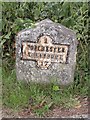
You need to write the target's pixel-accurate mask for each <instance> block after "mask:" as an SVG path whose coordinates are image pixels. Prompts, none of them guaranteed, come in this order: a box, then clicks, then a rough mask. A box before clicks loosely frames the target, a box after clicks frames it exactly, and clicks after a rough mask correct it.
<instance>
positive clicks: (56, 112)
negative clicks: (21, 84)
mask: <svg viewBox="0 0 90 120" xmlns="http://www.w3.org/2000/svg"><path fill="white" fill-rule="evenodd" d="M79 100H80V106H77V107H76V108H70V109H66V108H62V107H57V106H55V107H54V108H53V109H52V110H50V111H49V112H48V113H46V114H45V117H50V118H88V99H87V97H84V98H79ZM2 118H37V116H36V115H35V114H34V113H33V112H32V111H31V110H30V109H29V108H28V109H24V110H22V111H19V112H17V111H13V110H11V109H9V108H6V107H4V108H3V110H2Z"/></svg>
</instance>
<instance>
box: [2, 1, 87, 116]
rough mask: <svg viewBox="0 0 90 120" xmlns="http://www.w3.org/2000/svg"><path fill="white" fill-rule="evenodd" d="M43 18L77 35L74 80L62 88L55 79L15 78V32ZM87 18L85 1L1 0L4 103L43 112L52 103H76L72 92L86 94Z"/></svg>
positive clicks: (31, 25)
mask: <svg viewBox="0 0 90 120" xmlns="http://www.w3.org/2000/svg"><path fill="white" fill-rule="evenodd" d="M45 18H50V19H51V20H52V21H54V22H58V23H61V24H63V25H65V26H66V27H68V28H70V29H72V30H74V31H75V32H76V35H77V40H78V49H77V65H76V70H75V79H74V84H73V85H70V86H68V87H67V88H64V89H63V88H61V87H60V86H57V85H55V83H51V84H49V85H45V87H44V88H43V87H42V85H38V84H33V83H30V84H28V85H27V84H25V83H22V82H19V81H17V80H16V74H15V72H16V71H15V46H14V45H15V35H16V34H17V33H18V32H19V31H20V30H22V29H24V28H32V27H33V26H34V23H35V22H36V21H40V20H43V19H45ZM88 21H89V17H88V3H82V2H80V3H79V2H78V3H74V2H73V3H72V2H70V3H69V2H62V3H57V2H56V3H54V2H49V3H48V2H38V3H36V2H30V3H28V2H20V3H17V2H7V3H5V2H4V3H2V32H1V47H2V49H3V53H2V59H3V62H2V66H3V67H2V83H3V105H5V106H7V107H10V108H13V109H16V110H17V109H21V108H25V107H28V106H29V107H31V109H32V110H33V112H35V113H36V114H37V115H38V116H44V114H45V112H47V111H48V110H50V109H51V108H52V107H53V106H63V107H67V108H68V107H74V106H77V105H79V101H78V100H77V99H75V96H76V95H82V96H85V95H87V94H88V82H89V81H88V80H89V73H88V49H87V48H88V43H89V38H88ZM0 71H1V66H0ZM0 74H1V72H0ZM31 84H32V85H31ZM38 108H39V109H38Z"/></svg>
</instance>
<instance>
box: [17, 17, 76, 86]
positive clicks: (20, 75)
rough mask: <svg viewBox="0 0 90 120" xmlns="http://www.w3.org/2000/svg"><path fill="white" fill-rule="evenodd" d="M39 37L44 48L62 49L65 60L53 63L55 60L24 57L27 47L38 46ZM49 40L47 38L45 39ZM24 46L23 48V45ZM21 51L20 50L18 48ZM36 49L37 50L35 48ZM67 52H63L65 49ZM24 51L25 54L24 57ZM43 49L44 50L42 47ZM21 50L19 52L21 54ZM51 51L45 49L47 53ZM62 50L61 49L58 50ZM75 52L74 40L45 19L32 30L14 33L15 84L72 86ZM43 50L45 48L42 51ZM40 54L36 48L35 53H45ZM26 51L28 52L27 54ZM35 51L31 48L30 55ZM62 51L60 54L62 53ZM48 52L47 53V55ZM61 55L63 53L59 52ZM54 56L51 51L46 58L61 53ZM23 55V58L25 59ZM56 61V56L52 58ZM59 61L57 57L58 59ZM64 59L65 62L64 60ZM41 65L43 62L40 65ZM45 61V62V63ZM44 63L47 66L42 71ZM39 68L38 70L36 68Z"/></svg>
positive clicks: (61, 27)
mask: <svg viewBox="0 0 90 120" xmlns="http://www.w3.org/2000/svg"><path fill="white" fill-rule="evenodd" d="M43 36H44V37H45V36H46V38H47V46H50V45H51V46H56V47H57V48H56V47H55V48H56V49H57V50H58V49H59V47H58V46H61V45H62V46H63V45H65V49H64V50H65V51H66V53H65V54H66V56H63V58H62V59H63V60H62V61H61V60H59V59H58V60H57V58H55V59H54V60H52V59H45V58H44V57H42V58H43V59H42V58H40V59H39V57H40V56H39V57H33V59H31V58H32V56H31V57H30V56H29V57H28V54H26V53H29V52H30V49H29V47H28V50H27V51H26V48H25V45H26V47H27V46H29V45H33V46H36V47H37V46H38V45H41V47H42V44H43V46H45V45H44V43H43V40H41V41H40V39H43ZM48 37H49V38H48ZM50 39H51V41H50ZM25 43H26V44H25ZM22 47H23V48H22ZM39 47H40V46H39ZM66 47H67V48H68V50H67V48H66ZM24 48H25V54H24ZM44 48H45V47H44ZM22 49H23V50H22ZM50 49H51V48H48V51H49V50H50ZM60 49H62V48H60ZM76 49H77V40H76V35H75V33H74V32H73V31H72V30H70V29H68V28H66V27H65V26H63V25H60V24H58V23H54V22H52V21H51V20H49V19H45V20H43V21H41V22H39V23H36V27H35V28H32V29H25V30H23V31H21V32H19V33H18V35H17V36H16V71H17V72H16V74H17V79H18V80H25V81H33V82H37V83H38V82H39V83H50V82H52V81H54V82H57V83H58V84H60V85H67V84H70V83H72V82H73V79H74V70H75V63H76ZM45 50H46V48H45ZM45 50H44V51H41V49H39V48H38V51H37V52H40V53H41V52H45V54H46V53H47V50H46V51H45ZM28 51H29V52H28ZM35 51H36V49H35V48H34V51H32V52H33V53H35ZM65 51H64V52H65ZM49 52H50V51H49ZM62 52H63V50H62ZM62 52H61V53H59V52H58V53H55V50H54V51H53V49H52V52H51V53H50V54H52V53H53V54H58V55H60V54H63V53H62ZM25 55H26V56H25ZM54 57H56V56H54ZM58 57H59V56H58ZM65 58H66V59H65ZM42 61H44V62H42ZM47 61H48V62H47ZM45 62H47V65H46V64H45V65H46V66H45V68H44V63H45ZM42 64H43V65H42ZM40 66H41V67H40Z"/></svg>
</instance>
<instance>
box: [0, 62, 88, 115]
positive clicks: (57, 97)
mask: <svg viewBox="0 0 90 120" xmlns="http://www.w3.org/2000/svg"><path fill="white" fill-rule="evenodd" d="M9 64H10V61H9ZM9 64H8V63H7V62H5V61H4V62H3V67H2V83H3V99H2V101H3V106H7V107H9V108H12V109H13V110H17V111H18V110H21V109H25V108H30V109H31V110H32V111H33V112H34V113H35V114H36V115H38V116H44V115H45V113H46V112H48V111H49V110H51V109H53V107H55V106H58V107H59V106H61V107H63V108H71V107H75V106H78V105H79V104H80V101H79V100H77V99H76V96H79V95H80V96H87V94H88V87H87V85H86V84H83V86H82V87H81V84H78V85H76V83H75V82H74V84H72V85H69V86H66V87H61V86H60V85H56V84H55V83H50V84H48V85H47V84H35V83H31V82H30V83H28V84H27V83H26V82H24V81H17V79H16V70H15V67H14V63H13V62H11V64H13V67H12V68H11V67H10V66H9Z"/></svg>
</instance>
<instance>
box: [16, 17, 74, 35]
mask: <svg viewBox="0 0 90 120" xmlns="http://www.w3.org/2000/svg"><path fill="white" fill-rule="evenodd" d="M41 24H49V25H50V24H51V25H52V24H53V25H54V26H55V27H56V26H58V27H60V28H61V29H63V30H65V31H68V32H69V34H71V35H73V36H76V33H75V32H74V31H73V30H72V29H70V28H67V27H66V26H64V25H62V24H60V23H56V22H53V21H52V20H50V19H49V18H46V19H44V20H42V21H39V22H36V23H35V28H36V27H37V26H40V25H41ZM35 28H26V29H23V30H21V31H20V32H18V33H17V36H18V35H21V34H22V33H23V32H27V31H31V30H33V29H35Z"/></svg>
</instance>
